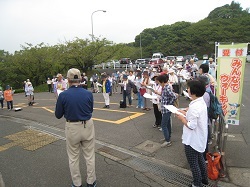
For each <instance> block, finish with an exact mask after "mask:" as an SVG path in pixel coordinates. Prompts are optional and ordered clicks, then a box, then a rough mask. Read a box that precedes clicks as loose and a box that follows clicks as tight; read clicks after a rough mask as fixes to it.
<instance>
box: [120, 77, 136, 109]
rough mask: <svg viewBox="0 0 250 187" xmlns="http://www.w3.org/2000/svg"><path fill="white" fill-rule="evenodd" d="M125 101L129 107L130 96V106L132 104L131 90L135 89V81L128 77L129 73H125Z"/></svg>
mask: <svg viewBox="0 0 250 187" xmlns="http://www.w3.org/2000/svg"><path fill="white" fill-rule="evenodd" d="M122 83H123V102H124V104H125V106H126V107H127V102H126V98H128V104H129V107H131V105H132V98H131V92H132V91H133V86H134V83H133V82H132V81H131V80H129V79H128V76H127V75H123V82H122Z"/></svg>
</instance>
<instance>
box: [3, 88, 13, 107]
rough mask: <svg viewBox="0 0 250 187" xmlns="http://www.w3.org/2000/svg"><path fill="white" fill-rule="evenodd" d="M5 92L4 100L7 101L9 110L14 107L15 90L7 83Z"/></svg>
mask: <svg viewBox="0 0 250 187" xmlns="http://www.w3.org/2000/svg"><path fill="white" fill-rule="evenodd" d="M3 93H4V94H3V95H4V100H5V101H6V102H7V108H8V110H9V111H10V110H12V109H13V92H12V88H11V87H10V86H9V85H7V86H6V90H5V91H4V92H3Z"/></svg>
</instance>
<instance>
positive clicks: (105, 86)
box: [101, 75, 111, 108]
mask: <svg viewBox="0 0 250 187" xmlns="http://www.w3.org/2000/svg"><path fill="white" fill-rule="evenodd" d="M101 85H102V95H103V97H104V101H105V106H104V107H103V108H109V102H110V99H109V94H110V90H111V86H110V81H109V80H108V77H107V75H102V81H101Z"/></svg>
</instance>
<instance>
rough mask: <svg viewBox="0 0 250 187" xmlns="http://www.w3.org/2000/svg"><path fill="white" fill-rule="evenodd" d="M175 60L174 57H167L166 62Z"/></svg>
mask: <svg viewBox="0 0 250 187" xmlns="http://www.w3.org/2000/svg"><path fill="white" fill-rule="evenodd" d="M170 60H175V56H167V61H170Z"/></svg>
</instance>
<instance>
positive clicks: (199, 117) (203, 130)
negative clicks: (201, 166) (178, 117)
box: [182, 97, 208, 153]
mask: <svg viewBox="0 0 250 187" xmlns="http://www.w3.org/2000/svg"><path fill="white" fill-rule="evenodd" d="M207 118H208V116H207V105H206V103H205V101H204V99H203V97H200V98H197V99H195V100H194V101H191V103H190V104H189V108H188V111H187V114H186V119H187V121H188V127H189V128H188V127H186V126H185V125H183V134H182V143H183V144H185V145H190V146H191V147H192V148H193V149H194V150H196V151H198V152H200V153H203V152H204V151H205V149H206V145H207V135H208V128H207V125H208V124H207V120H208V119H207Z"/></svg>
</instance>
